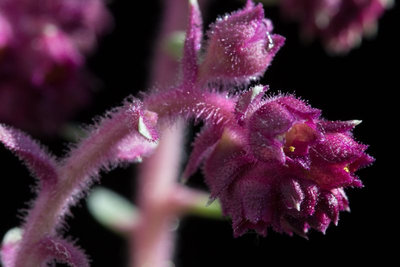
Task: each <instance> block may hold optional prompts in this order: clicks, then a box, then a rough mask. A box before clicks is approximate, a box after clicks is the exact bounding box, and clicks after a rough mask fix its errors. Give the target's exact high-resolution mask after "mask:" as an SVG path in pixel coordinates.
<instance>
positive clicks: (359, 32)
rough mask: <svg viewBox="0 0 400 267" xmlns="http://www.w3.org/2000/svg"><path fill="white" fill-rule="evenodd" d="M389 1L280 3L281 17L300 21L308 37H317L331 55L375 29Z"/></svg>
mask: <svg viewBox="0 0 400 267" xmlns="http://www.w3.org/2000/svg"><path fill="white" fill-rule="evenodd" d="M388 2H389V1H388V0H282V1H281V9H282V12H283V13H284V15H286V16H287V17H289V18H291V19H293V20H297V21H299V22H300V24H301V25H300V26H301V29H302V32H303V34H304V35H305V36H308V37H318V38H320V39H321V40H322V42H323V43H324V45H325V46H326V47H327V48H328V50H331V51H333V52H346V51H349V50H350V49H352V48H353V47H354V46H356V45H357V44H358V43H360V42H361V39H362V36H363V34H364V33H366V32H369V31H371V30H373V29H375V28H376V27H377V21H378V19H379V18H380V16H381V15H382V14H383V12H384V10H385V8H386V7H387V5H388Z"/></svg>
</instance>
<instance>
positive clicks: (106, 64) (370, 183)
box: [0, 0, 400, 267]
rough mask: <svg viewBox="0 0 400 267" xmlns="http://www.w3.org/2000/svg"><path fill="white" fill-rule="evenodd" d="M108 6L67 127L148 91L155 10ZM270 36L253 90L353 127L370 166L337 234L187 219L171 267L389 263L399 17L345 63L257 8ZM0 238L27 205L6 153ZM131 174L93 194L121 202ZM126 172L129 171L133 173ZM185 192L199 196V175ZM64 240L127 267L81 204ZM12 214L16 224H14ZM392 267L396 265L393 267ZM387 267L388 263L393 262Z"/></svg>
mask: <svg viewBox="0 0 400 267" xmlns="http://www.w3.org/2000/svg"><path fill="white" fill-rule="evenodd" d="M210 2H211V6H210V7H209V8H208V11H207V15H206V17H205V20H206V23H205V25H207V24H208V23H209V22H212V21H213V20H215V18H216V16H217V15H218V14H220V15H222V14H224V13H226V12H231V11H233V10H235V9H237V8H239V7H241V3H240V2H238V1H232V0H230V1H228V0H224V1H222V0H218V1H210ZM110 7H111V9H112V11H113V13H114V16H115V22H116V24H115V30H114V31H113V32H112V33H111V34H109V35H107V36H106V37H105V38H103V40H102V42H101V43H100V45H99V48H98V50H97V53H96V54H95V55H93V56H92V57H91V58H90V59H89V68H90V69H91V71H92V72H93V73H94V74H95V75H97V77H99V81H101V82H100V83H99V88H100V89H99V90H98V91H96V92H95V94H94V101H93V104H92V106H91V107H90V109H87V110H85V111H83V112H81V113H80V114H79V116H77V117H76V118H75V120H76V121H77V122H82V123H89V122H90V121H91V119H90V118H91V117H93V116H94V115H99V114H102V113H104V111H105V110H107V109H110V108H111V107H113V106H116V105H119V104H120V103H121V101H122V99H123V98H124V97H125V96H127V95H128V94H136V92H137V91H139V90H145V89H146V84H147V83H148V81H147V77H148V69H149V67H150V62H151V61H150V59H151V51H152V48H153V42H154V38H155V34H156V33H157V27H158V26H157V22H158V17H159V15H160V12H161V8H160V5H159V2H158V1H122V0H114V2H113V3H111V4H110ZM266 16H267V17H269V18H270V19H272V21H273V23H274V25H275V32H276V33H279V34H281V35H283V36H285V37H286V38H287V42H286V44H285V46H284V47H283V48H282V49H281V51H280V52H279V53H278V55H277V56H276V58H275V60H274V61H273V64H272V65H271V66H270V68H269V69H268V71H267V72H266V74H265V76H264V78H263V79H262V82H263V83H265V84H269V85H270V87H271V92H278V91H282V92H292V93H293V92H296V95H298V96H301V97H302V98H303V99H307V100H309V102H310V104H311V105H313V106H314V107H316V108H319V109H322V110H323V116H324V117H325V118H327V119H331V120H350V119H359V120H363V123H362V124H361V125H359V126H357V128H356V130H355V136H356V138H357V140H359V141H361V142H363V143H365V144H369V145H370V148H369V150H368V152H369V153H370V154H371V155H372V156H374V157H375V158H376V159H377V160H376V163H375V164H374V165H373V166H372V167H369V168H367V169H364V170H361V171H359V173H358V174H359V176H360V177H361V179H362V180H363V182H364V185H365V188H363V189H348V190H347V193H348V196H349V199H350V208H351V213H341V216H340V221H339V225H338V226H337V227H335V226H331V227H330V228H329V229H328V230H327V233H326V235H323V234H321V233H318V232H316V231H311V232H310V234H309V240H305V239H303V238H300V237H298V236H294V237H289V236H287V235H281V234H277V233H274V232H272V231H271V232H270V233H269V234H268V236H267V237H266V238H262V237H259V236H257V235H256V234H252V233H249V234H246V235H244V236H243V237H240V238H237V239H234V238H233V237H232V229H231V225H230V222H229V221H227V220H226V221H212V220H206V219H200V218H196V217H187V218H184V219H182V220H181V222H180V227H179V229H178V240H177V248H176V254H175V263H176V266H177V267H182V266H183V267H188V266H189V267H197V266H198V267H200V266H201V267H203V266H278V265H279V266H283V265H287V264H295V265H296V266H298V265H300V264H307V265H311V266H320V265H322V264H346V263H347V264H351V263H353V264H354V263H357V264H362V263H370V262H372V261H374V262H379V264H380V266H388V265H389V262H391V261H393V259H395V254H394V253H395V248H396V246H397V243H396V242H398V237H397V233H398V230H397V227H398V224H399V223H398V219H397V218H396V216H397V213H398V210H399V201H398V198H397V195H398V193H397V190H396V185H397V179H398V178H399V177H398V173H397V172H396V171H395V170H396V169H397V168H396V167H397V166H396V165H395V164H396V163H394V159H396V158H397V157H396V154H398V153H396V152H398V150H399V146H400V145H399V144H398V139H399V137H398V136H399V134H398V132H399V131H398V130H397V124H398V109H397V107H398V105H399V104H398V102H399V101H398V100H397V98H398V97H397V94H396V91H397V90H398V89H399V83H398V76H399V71H398V69H399V67H398V64H399V57H398V55H399V53H398V49H399V47H400V43H399V39H398V38H397V36H396V35H398V33H399V30H398V26H399V23H398V18H399V8H397V7H395V8H392V9H391V10H389V11H387V12H386V13H385V15H384V16H383V18H382V19H381V20H380V27H379V32H378V34H377V36H376V37H375V38H372V39H371V40H365V39H364V41H363V43H362V46H361V47H360V48H357V49H354V50H353V51H352V52H351V53H350V54H348V55H346V56H339V57H333V56H330V55H328V54H327V53H326V52H325V51H324V50H323V49H322V47H321V46H320V44H319V43H316V42H314V43H311V44H307V45H306V44H304V43H302V42H301V40H300V38H299V36H298V27H297V25H296V24H292V23H288V22H285V21H283V20H282V18H281V17H280V16H279V12H278V9H277V8H268V7H267V8H266ZM42 142H43V143H45V144H46V145H48V146H49V147H50V149H51V150H52V151H55V153H56V154H57V155H62V154H63V152H64V151H65V150H66V148H67V142H66V141H65V140H63V139H62V138H54V139H52V140H49V139H42ZM0 159H1V167H2V174H1V175H0V177H1V178H0V207H1V220H0V235H3V234H4V233H5V232H6V230H7V229H9V228H11V227H14V226H16V225H18V224H19V223H20V221H21V220H20V218H21V215H22V214H23V212H24V211H23V209H24V208H26V207H27V206H28V202H29V200H30V199H31V198H32V196H33V193H32V190H31V189H32V185H33V178H31V177H30V176H29V173H28V172H27V171H26V170H25V168H24V167H22V165H20V163H19V162H18V160H17V159H15V158H14V156H12V154H11V153H9V152H8V151H6V150H5V149H4V148H3V147H0ZM134 168H135V167H130V168H125V169H121V168H119V169H116V170H113V171H112V172H110V173H108V174H104V175H103V178H102V185H104V186H107V187H109V188H112V189H114V190H116V191H118V192H120V193H121V194H123V195H124V196H126V197H129V198H132V196H133V195H134V179H133V180H132V172H133V171H134ZM132 169H133V170H132ZM190 185H192V186H196V187H202V181H201V176H200V175H198V176H196V177H195V178H194V179H193V181H192V182H191V184H190ZM72 212H73V214H74V217H73V218H70V219H68V222H69V229H68V230H67V231H66V233H67V235H68V236H72V237H73V238H78V244H79V245H80V246H82V247H83V248H84V249H85V250H86V252H87V253H88V254H89V255H90V257H91V258H92V260H93V262H92V265H93V266H95V267H96V266H126V265H124V262H126V259H127V249H126V242H125V240H124V239H122V238H120V237H119V236H116V235H114V234H113V233H111V232H109V231H108V230H105V229H104V228H102V227H101V226H100V225H99V224H98V223H97V222H96V221H95V220H93V218H92V217H91V216H90V214H88V212H87V209H86V205H85V203H84V201H81V202H80V205H78V207H74V208H73V209H72ZM16 214H19V216H16ZM397 261H398V260H397ZM394 262H396V261H394Z"/></svg>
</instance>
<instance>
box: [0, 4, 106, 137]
mask: <svg viewBox="0 0 400 267" xmlns="http://www.w3.org/2000/svg"><path fill="white" fill-rule="evenodd" d="M110 23H111V17H110V14H109V13H108V11H107V9H106V8H105V6H104V3H103V2H102V0H86V1H78V0H69V1H61V0H54V1H40V3H39V2H37V1H22V0H13V1H0V99H1V105H0V106H1V107H0V122H5V123H10V124H12V125H15V126H17V127H20V128H22V129H25V130H28V131H30V132H34V133H37V134H43V133H44V134H52V133H54V132H55V131H57V130H59V127H60V125H61V124H62V123H63V122H64V121H65V120H67V119H68V118H70V117H71V116H72V115H73V114H74V113H75V112H76V111H78V110H79V109H80V108H82V107H83V106H84V105H86V104H87V103H88V100H89V88H90V87H91V81H90V79H91V78H89V75H88V73H86V71H85V69H84V64H85V55H86V54H87V53H89V52H91V51H93V48H94V46H95V44H96V39H97V37H98V36H99V34H101V33H103V32H104V31H105V30H106V29H107V27H109V26H110Z"/></svg>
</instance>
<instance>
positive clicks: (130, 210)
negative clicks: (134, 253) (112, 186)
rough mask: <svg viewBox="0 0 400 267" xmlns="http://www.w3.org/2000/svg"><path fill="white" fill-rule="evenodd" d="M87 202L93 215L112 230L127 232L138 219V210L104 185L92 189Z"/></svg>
mask: <svg viewBox="0 0 400 267" xmlns="http://www.w3.org/2000/svg"><path fill="white" fill-rule="evenodd" d="M87 204H88V208H89V211H90V213H91V214H92V215H93V217H94V218H95V219H96V220H97V221H98V222H99V223H100V224H102V225H103V226H104V227H106V228H108V229H110V230H111V231H113V232H117V233H126V232H129V230H130V229H131V228H132V227H133V225H134V224H135V222H137V220H138V211H137V209H136V207H135V206H134V205H133V204H132V203H130V202H129V201H128V200H126V199H125V198H123V197H122V196H120V195H118V194H117V193H115V192H113V191H111V190H109V189H106V188H104V187H97V188H95V189H93V191H92V192H91V194H90V195H89V198H88V199H87Z"/></svg>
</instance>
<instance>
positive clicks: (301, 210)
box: [188, 87, 373, 236]
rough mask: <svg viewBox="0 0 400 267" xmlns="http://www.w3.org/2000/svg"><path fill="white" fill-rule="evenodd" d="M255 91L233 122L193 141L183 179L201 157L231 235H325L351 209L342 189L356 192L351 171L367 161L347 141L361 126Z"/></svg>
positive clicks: (360, 148)
mask: <svg viewBox="0 0 400 267" xmlns="http://www.w3.org/2000/svg"><path fill="white" fill-rule="evenodd" d="M257 88H258V89H257ZM260 88H263V89H264V90H265V88H264V87H256V89H253V90H252V91H249V92H246V93H243V94H242V96H240V97H239V99H238V102H237V106H236V111H235V112H236V113H237V115H238V116H237V118H239V119H238V121H237V123H232V124H230V125H229V126H227V127H225V128H223V129H221V128H218V127H212V126H209V127H210V128H212V129H213V130H212V131H203V133H202V134H200V135H199V137H198V138H197V140H196V142H195V143H194V151H196V155H194V156H191V158H190V161H189V164H188V166H190V169H191V171H190V172H189V174H190V173H193V169H194V167H193V166H194V165H195V166H198V165H199V162H201V160H200V159H204V168H203V170H204V176H205V180H206V183H207V184H208V185H209V187H210V190H211V197H212V199H214V198H217V197H218V198H219V199H220V201H221V204H222V208H223V212H224V214H225V215H228V216H230V217H231V218H232V221H233V228H234V234H235V235H236V236H239V235H242V234H243V233H245V232H246V231H247V230H249V229H254V230H256V231H257V232H258V233H259V234H261V235H266V233H267V228H269V227H272V229H274V230H275V231H278V232H285V233H288V234H290V235H291V234H292V233H293V232H294V233H297V234H299V235H301V236H306V233H307V231H308V230H309V229H310V228H314V229H317V230H318V231H321V232H325V230H326V229H327V227H328V226H329V224H330V222H333V223H334V224H337V222H338V219H339V211H342V210H348V208H349V207H348V200H347V198H346V195H345V193H344V190H343V189H344V188H346V187H361V186H362V183H361V181H360V180H359V179H358V177H357V176H356V175H355V172H356V171H357V170H358V169H359V168H362V167H365V166H367V165H369V164H370V163H372V162H373V158H372V157H370V156H368V155H367V154H366V153H365V150H366V149H367V146H365V145H362V144H359V143H358V142H356V141H355V140H354V139H353V137H352V135H351V130H352V128H353V127H355V126H356V125H357V124H358V123H359V121H344V122H342V121H326V120H323V119H321V117H320V111H319V110H318V109H314V108H312V107H310V106H308V105H307V104H305V103H304V102H303V101H301V100H299V99H297V98H295V97H294V96H290V95H289V96H277V97H270V98H268V99H263V98H262V96H263V95H264V90H260ZM249 95H251V96H252V97H249ZM210 132H212V133H213V134H212V135H210V134H209V133H210ZM205 140H208V142H206V141H205ZM199 151H203V152H204V153H202V154H201V153H199ZM199 155H200V156H199ZM194 162H195V163H194Z"/></svg>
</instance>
